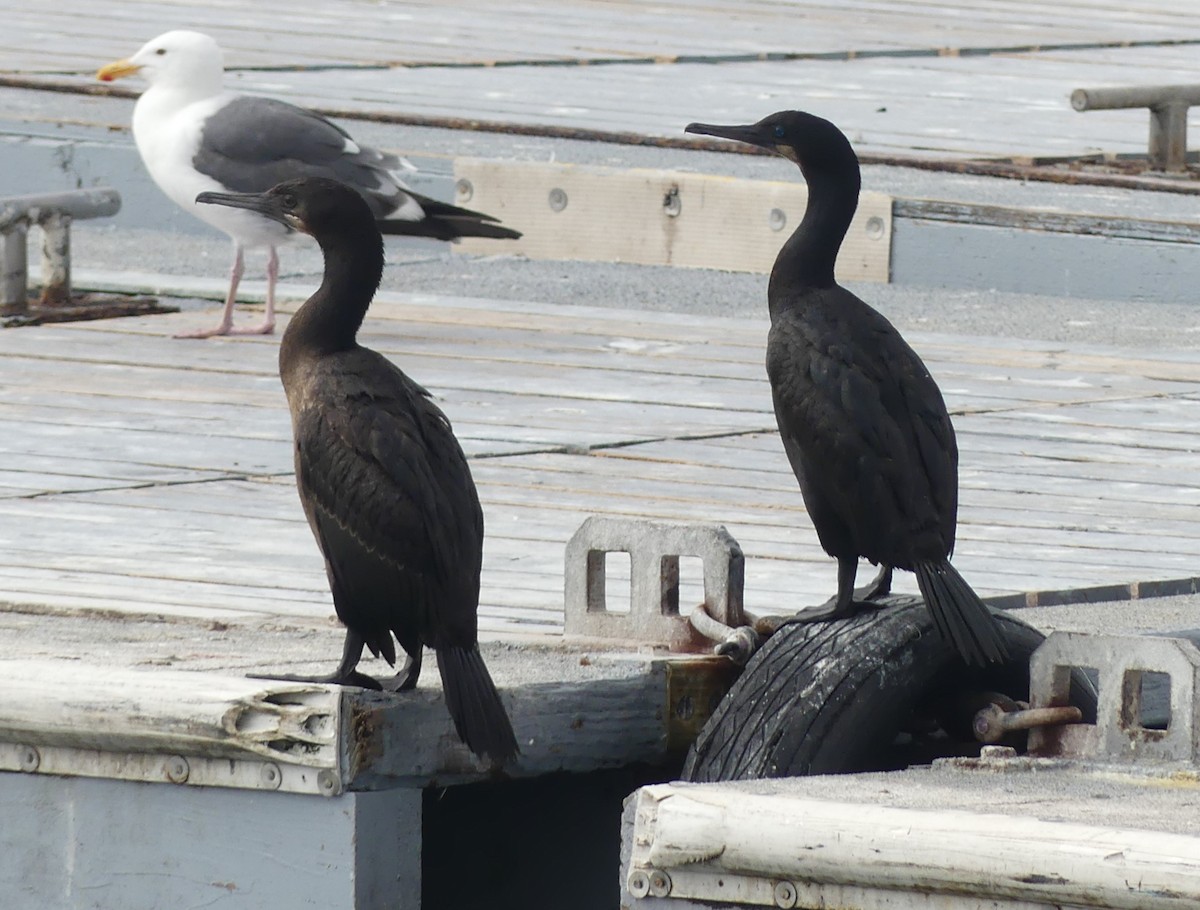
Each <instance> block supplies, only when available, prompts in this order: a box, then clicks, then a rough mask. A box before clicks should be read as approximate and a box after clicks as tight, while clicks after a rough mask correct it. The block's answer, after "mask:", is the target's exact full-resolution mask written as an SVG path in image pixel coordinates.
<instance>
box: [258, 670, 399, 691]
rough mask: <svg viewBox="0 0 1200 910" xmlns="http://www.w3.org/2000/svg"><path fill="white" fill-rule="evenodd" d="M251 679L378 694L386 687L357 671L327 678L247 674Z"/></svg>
mask: <svg viewBox="0 0 1200 910" xmlns="http://www.w3.org/2000/svg"><path fill="white" fill-rule="evenodd" d="M246 675H247V676H249V677H250V678H251V679H281V680H284V681H286V682H306V683H321V684H322V685H334V686H358V688H360V689H373V690H374V691H376V692H379V691H381V690H382V689H383V688H384V687H383V685H382V684H381V683H380V682H379V680H377V679H375V678H374V677H373V676H367V674H366V673H359V672H358V671H357V670H351V671H349V672H348V673H340V672H337V671H334V672H333V673H329V674H327V675H325V676H301V675H299V674H292V673H247V674H246Z"/></svg>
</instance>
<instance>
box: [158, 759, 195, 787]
mask: <svg viewBox="0 0 1200 910" xmlns="http://www.w3.org/2000/svg"><path fill="white" fill-rule="evenodd" d="M163 770H164V771H166V774H167V780H169V781H170V782H171V783H173V784H186V783H187V779H188V775H189V774H191V773H192V769H191V766H190V765H188V760H187V759H186V758H184V757H183V756H182V755H174V756H172V757H171V758H168V759H167V763H166V765H164V766H163Z"/></svg>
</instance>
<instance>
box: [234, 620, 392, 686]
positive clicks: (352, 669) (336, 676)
mask: <svg viewBox="0 0 1200 910" xmlns="http://www.w3.org/2000/svg"><path fill="white" fill-rule="evenodd" d="M363 644H364V642H363V639H362V636H360V635H359V634H358V633H357V632H353V631H351V630H350V629H347V630H346V642H345V644H343V645H342V659H341V661H340V662H339V663H338V665H337V669H336V670H334V671H333V672H332V673H330V674H329V675H328V676H292V675H287V674H283V673H278V674H266V673H250V674H248V675H249V676H250V678H252V679H283V680H287V681H288V682H307V683H323V684H325V685H335V686H358V687H359V688H360V689H374V690H375V691H376V692H378V691H380V690H382V689H383V686H382V684H380V682H379V680H377V679H375V678H374V677H371V676H367V674H366V673H359V672H358V670H357V669H356V667H357V666H358V662H359V661H360V660H361V659H362V652H363ZM404 669H405V670H407V669H408V664H405V665H404ZM401 672H404V671H403V670H402V671H401ZM414 682H415V680H414Z"/></svg>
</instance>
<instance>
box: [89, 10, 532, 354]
mask: <svg viewBox="0 0 1200 910" xmlns="http://www.w3.org/2000/svg"><path fill="white" fill-rule="evenodd" d="M134 73H137V74H138V75H140V76H142V77H143V78H144V79H145V80H146V81H147V82H148V83H149V84H150V87H149V88H147V89H146V91H144V92H142V95H141V97H140V98H138V102H137V105H136V106H135V107H134V109H133V138H134V141H135V142H136V143H137V147H138V152H139V153H140V154H141V156H142V162H143V163H144V164H145V165H146V169H147V170H148V171H149V172H150V176H151V177H153V178H154V182H155V183H157V184H158V186H159V188H160V189H161V190H162V191H163V192H164V193H166V194H167V195H168V196H170V197H171V199H172V200H173V201H174V202H175V203H176V204H178V205H180V206H182V207H183V208H185V209H186V210H187V211H188V212H190V213H191V214H193V215H195V216H196V217H197V218H199V219H201V220H203V221H206V222H208V223H209V224H211V225H213V226H214V227H216V228H219V229H220V230H222V231H224V232H225V233H226V234H228V235H229V236H230V237H231V238H232V240H233V245H234V256H233V268H232V270H231V272H230V277H229V293H228V294H227V295H226V297H225V308H224V309H223V310H222V311H221V321H220V322H219V323H218V324H217V325H216V326H214V327H213V328H209V329H202V330H199V331H194V332H184V333H182V334H181V335H179V336H177V337H180V338H208V337H211V336H213V335H248V334H270V333H271V332H272V331H274V328H275V281H276V278H277V277H278V274H279V257H278V254H277V253H276V247H278V246H279V245H280V244H282V243H285V242H288V240H289V238H294V237H295V234H294V233H293V231H292V230H291V229H290V228H289V227H288V226H287V225H280V224H279V223H277V222H275V221H271V220H270V219H267V218H259V217H257V216H255V215H251V214H249V213H247V212H244V211H243V212H234V211H230V210H228V209H219V208H207V209H206V208H205V207H204V206H200V205H197V204H196V202H195V199H196V194H197V193H199V192H200V191H201V190H211V191H221V192H238V193H261V192H264V191H265V190H268V189H270V188H271V187H272V186H274V185H275V184H277V183H279V182H280V181H283V180H288V179H293V178H299V177H331V178H333V179H336V180H340V181H341V182H342V183H346V184H349V185H351V186H353V187H354V188H355V189H356V190H358V191H359V192H360V193H362V194H363V196H364V198H365V199H366V200H367V204H368V205H370V206H371V210H372V211H373V212H374V213H375V217H376V218H378V219H380V230H382V231H383V233H385V234H405V235H410V236H414V237H433V238H435V239H437V240H455V239H457V238H459V237H493V238H497V239H513V238H517V237H520V236H521V235H520V233H519V232H517V231H514V230H512V229H511V228H506V227H504V226H503V225H502V224H499V223H498V222H497V220H496V219H495V218H493V217H492V216H491V215H485V214H482V213H480V212H473V211H471V210H470V209H463V208H459V207H458V206H454V205H450V204H448V203H445V202H438V201H437V200H435V199H430V198H428V197H426V196H422V195H420V194H419V193H415V192H413V191H412V190H410V189H409V188H408V187H407V186H405V184H404V183H403V181H401V180H400V178H399V177H398V176H397V171H399V170H400V169H401V168H402V167H403V166H404V162H403V161H401V159H400V158H398V157H397V156H395V155H392V154H389V153H386V152H381V151H379V150H378V149H373V148H369V147H367V146H365V145H360V144H359V143H357V142H355V141H354V140H353V139H352V138H351V137H350V134H349V133H347V132H346V131H345V130H344V129H342V128H341V127H340V126H338V125H337V124H335V123H332V122H330V121H329V120H326V119H325V118H324V117H322V116H320V115H319V114H316V113H314V112H313V111H310V110H306V109H305V108H302V107H296V106H295V105H293V104H288V103H287V102H285V101H278V100H275V99H273V98H261V97H258V96H255V95H241V94H237V93H236V92H231V91H228V90H225V89H224V88H222V84H221V83H222V79H223V75H224V63H223V60H222V54H221V48H220V47H219V46H218V45H217V42H216V41H214V40H213V39H212V38H211V37H209V36H208V35H205V34H202V33H200V32H191V31H171V32H167V33H165V34H162V35H159V36H158V37H157V38H154V39H152V40H151V41H148V42H146V44H145V45H143V46H142V48H141V49H140V50H139V51H138V52H137V53H136V54H134V55H133V56H132V57H130V58H128V59H127V60H118V61H116V62H114V63H110V64H108V65H107V66H105V67H102V68H101V69H100V71H99V72H98V73H97V74H96V76H97V78H99V79H100V80H102V81H104V82H111V81H112V80H113V79H121V78H123V77H125V76H131V75H133V74H134ZM254 247H265V248H266V249H267V256H268V258H267V311H266V316H265V317H264V319H263V322H262V323H261V324H260V325H258V326H254V327H253V328H236V329H235V328H234V327H233V305H234V301H235V300H236V298H237V289H238V283H239V281H240V280H241V277H242V272H243V270H244V256H243V251H244V250H245V249H248V248H254Z"/></svg>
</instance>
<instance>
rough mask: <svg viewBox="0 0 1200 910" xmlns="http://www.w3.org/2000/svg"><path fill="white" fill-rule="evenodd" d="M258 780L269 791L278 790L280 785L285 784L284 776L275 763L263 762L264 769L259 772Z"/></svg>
mask: <svg viewBox="0 0 1200 910" xmlns="http://www.w3.org/2000/svg"><path fill="white" fill-rule="evenodd" d="M258 779H259V780H260V781H261V782H262V785H263V786H264V787H266V788H267V789H268V790H278V789H279V785H280V784H282V783H283V775H282V774H281V773H280V771H279V765H277V764H275V762H273V761H268V762H263V765H262V767H261V768H260V769H259V771H258Z"/></svg>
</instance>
